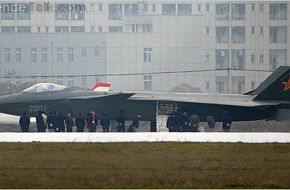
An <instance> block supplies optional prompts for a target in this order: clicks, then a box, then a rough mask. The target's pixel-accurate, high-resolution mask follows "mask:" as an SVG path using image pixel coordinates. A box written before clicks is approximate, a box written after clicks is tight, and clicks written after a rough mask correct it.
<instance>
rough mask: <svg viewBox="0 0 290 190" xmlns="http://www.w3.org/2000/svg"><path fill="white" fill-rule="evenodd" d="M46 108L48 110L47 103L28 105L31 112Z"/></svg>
mask: <svg viewBox="0 0 290 190" xmlns="http://www.w3.org/2000/svg"><path fill="white" fill-rule="evenodd" d="M46 110H47V107H46V105H29V106H28V111H29V112H37V111H46Z"/></svg>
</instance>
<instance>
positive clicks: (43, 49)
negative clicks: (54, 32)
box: [41, 48, 48, 63]
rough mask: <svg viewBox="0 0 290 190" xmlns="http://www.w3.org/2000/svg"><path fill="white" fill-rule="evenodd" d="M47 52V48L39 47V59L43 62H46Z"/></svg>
mask: <svg viewBox="0 0 290 190" xmlns="http://www.w3.org/2000/svg"><path fill="white" fill-rule="evenodd" d="M47 52H48V50H47V48H41V60H42V62H43V63H46V62H47V57H48V55H47V54H48V53H47Z"/></svg>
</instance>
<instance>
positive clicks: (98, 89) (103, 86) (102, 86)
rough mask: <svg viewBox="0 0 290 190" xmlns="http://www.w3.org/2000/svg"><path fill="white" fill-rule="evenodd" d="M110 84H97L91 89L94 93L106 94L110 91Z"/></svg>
mask: <svg viewBox="0 0 290 190" xmlns="http://www.w3.org/2000/svg"><path fill="white" fill-rule="evenodd" d="M110 87H111V84H108V83H104V82H99V83H97V84H96V85H95V86H94V87H93V88H92V91H94V92H108V91H109V90H110Z"/></svg>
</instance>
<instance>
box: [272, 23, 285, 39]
mask: <svg viewBox="0 0 290 190" xmlns="http://www.w3.org/2000/svg"><path fill="white" fill-rule="evenodd" d="M270 43H287V27H286V26H272V27H270Z"/></svg>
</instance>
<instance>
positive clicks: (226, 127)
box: [166, 111, 232, 132]
mask: <svg viewBox="0 0 290 190" xmlns="http://www.w3.org/2000/svg"><path fill="white" fill-rule="evenodd" d="M206 122H207V124H208V127H209V130H208V131H209V132H214V129H215V126H216V122H215V120H214V117H213V116H207V117H206ZM199 123H200V117H199V116H198V115H197V114H195V113H193V114H192V115H191V116H189V115H188V114H187V113H186V112H183V113H180V112H173V113H172V114H171V115H170V116H169V117H168V118H167V122H166V127H167V128H168V130H169V132H205V130H204V128H203V127H201V126H200V125H199ZM231 124H232V119H231V116H230V114H229V113H228V112H227V111H225V112H224V113H223V131H224V132H230V129H231Z"/></svg>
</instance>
